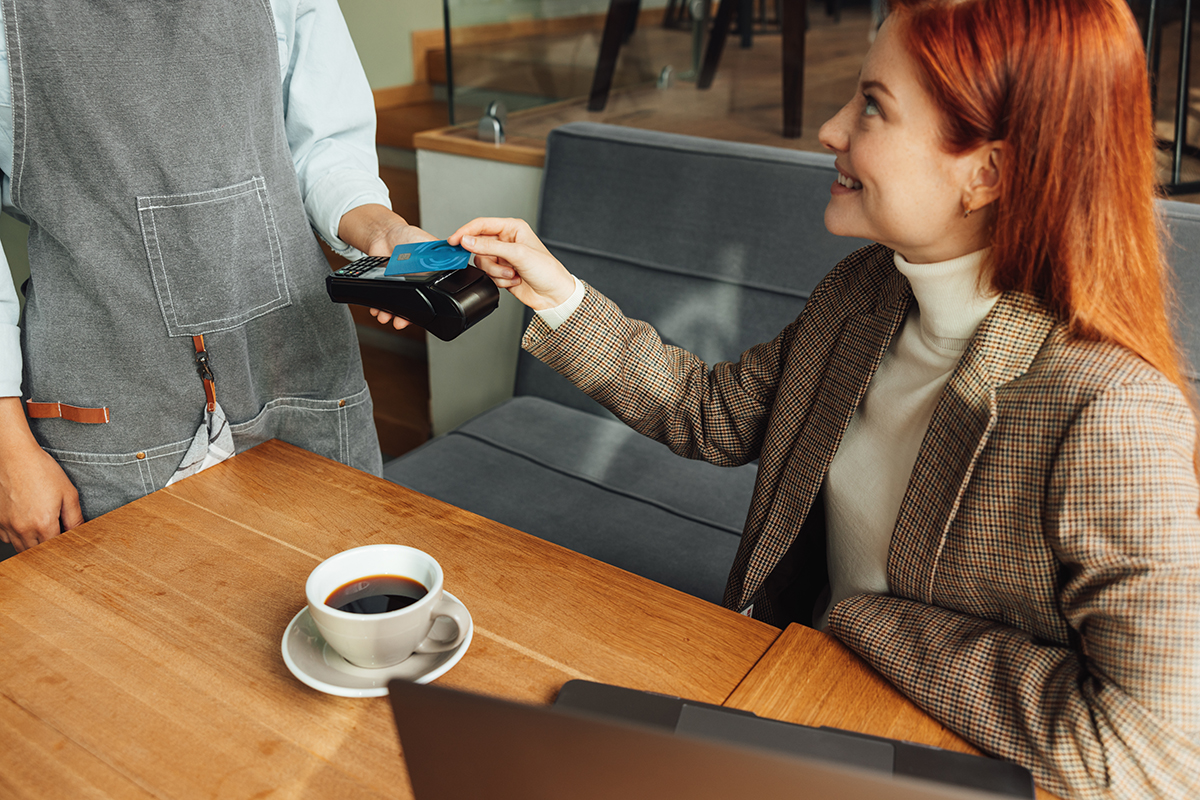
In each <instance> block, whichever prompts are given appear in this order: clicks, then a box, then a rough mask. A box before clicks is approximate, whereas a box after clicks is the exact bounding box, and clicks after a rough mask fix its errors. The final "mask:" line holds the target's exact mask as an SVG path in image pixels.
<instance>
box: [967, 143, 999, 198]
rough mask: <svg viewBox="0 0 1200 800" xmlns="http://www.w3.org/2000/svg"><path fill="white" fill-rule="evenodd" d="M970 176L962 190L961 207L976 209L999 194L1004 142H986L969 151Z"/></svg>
mask: <svg viewBox="0 0 1200 800" xmlns="http://www.w3.org/2000/svg"><path fill="white" fill-rule="evenodd" d="M970 158H971V161H972V162H973V163H972V168H971V177H970V180H969V181H968V182H967V187H966V190H965V191H964V192H963V209H964V210H967V209H969V210H971V211H978V210H979V209H981V208H983V207H984V206H987V205H990V204H991V203H992V202H993V201H994V200H995V199H996V198H998V197H999V196H1000V191H1001V188H1000V164H1001V162H1002V160H1003V159H1004V142H998V141H997V142H987V143H986V144H983V145H980V146H979V147H978V148H976V149H975V151H974V152H973V153H971V156H970Z"/></svg>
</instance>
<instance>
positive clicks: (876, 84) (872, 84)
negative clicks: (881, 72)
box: [861, 81, 896, 100]
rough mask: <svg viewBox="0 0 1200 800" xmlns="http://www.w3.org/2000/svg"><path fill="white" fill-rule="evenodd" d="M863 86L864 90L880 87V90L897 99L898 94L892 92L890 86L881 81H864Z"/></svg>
mask: <svg viewBox="0 0 1200 800" xmlns="http://www.w3.org/2000/svg"><path fill="white" fill-rule="evenodd" d="M861 88H862V90H863V91H866V90H867V89H878V90H879V91H881V92H883V93H884V94H886V95H887V96H888V97H890V98H892V99H893V100H895V99H896V96H895V95H894V94H892V93H891V92H890V91H889V90H888V88H887V87H886V86H884V85H883V84H882V83H881V82H879V81H863V82H862V87H861Z"/></svg>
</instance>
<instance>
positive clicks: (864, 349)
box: [739, 251, 912, 607]
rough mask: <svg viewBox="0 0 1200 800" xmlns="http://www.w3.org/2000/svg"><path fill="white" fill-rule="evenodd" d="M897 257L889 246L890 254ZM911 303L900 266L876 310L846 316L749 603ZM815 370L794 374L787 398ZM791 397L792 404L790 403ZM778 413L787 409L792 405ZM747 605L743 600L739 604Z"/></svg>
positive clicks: (749, 577)
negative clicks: (892, 253)
mask: <svg viewBox="0 0 1200 800" xmlns="http://www.w3.org/2000/svg"><path fill="white" fill-rule="evenodd" d="M888 252H889V254H890V251H888ZM911 302H912V291H911V289H910V288H909V285H908V280H907V279H906V278H905V277H904V276H903V275H901V274H900V273H899V272H898V271H893V274H892V275H891V276H889V278H888V279H887V281H886V283H885V286H884V287H883V291H882V292H881V297H880V301H879V303H878V304H877V305H876V306H875V308H874V309H873V310H872V311H870V312H869V313H865V314H858V315H855V316H852V317H849V318H847V320H846V322H845V324H844V325H843V327H842V330H841V334H840V335H839V337H838V340H837V343H836V344H835V345H834V347H833V349H832V351H831V352H830V354H829V359H828V361H827V363H826V366H825V370H824V373H823V374H822V375H821V378H820V386H819V388H818V389H817V393H818V394H817V396H818V397H819V398H820V399H819V400H818V402H817V403H816V404H815V407H814V408H813V411H812V413H811V414H810V415H809V417H808V419H807V420H805V421H804V424H802V425H799V426H797V428H796V430H795V436H794V439H793V440H792V443H791V447H790V448H789V449H788V457H787V460H786V463H785V465H784V467H783V470H782V472H781V474H780V477H779V480H778V482H777V483H776V486H775V490H774V492H773V493H772V497H773V501H772V503H771V505H770V508H769V509H768V511H767V513H766V518H765V520H764V524H763V525H762V527H761V529H760V530H761V531H762V532H761V534H760V535H759V536H758V537H757V541H755V542H753V543H752V545H751V546H752V547H753V551H752V552H751V553H750V556H749V559H748V563H747V569H746V573H745V575H746V577H745V582H744V583H743V585H742V587H741V589H742V591H741V593H740V594H741V597H740V602H741V603H742V604H744V603H745V602H748V598H750V597H751V596H752V595H753V594H754V592H756V591H757V590H758V588H759V587H760V586H762V583H763V581H765V580H766V578H767V576H768V575H770V574H771V570H773V569H774V568H775V566H776V565H777V564H778V563H779V561H780V559H782V558H783V556H784V554H785V553H787V551H788V549H789V548H790V547H791V546H792V544H793V542H795V540H796V536H797V535H798V533H799V531H800V521H801V520H803V519H804V518H805V517H806V516H807V515H808V512H809V510H810V509H811V507H812V503H813V500H814V499H815V498H816V496H817V492H818V491H820V488H821V484H822V483H823V482H824V480H825V473H826V472H828V471H829V465H830V463H831V462H832V461H833V456H834V454H835V453H836V452H837V449H838V446H839V445H840V444H841V441H842V434H843V433H845V431H846V426H847V425H849V424H850V419H851V417H852V416H853V415H854V410H855V409H856V408H858V404H859V402H860V401H861V400H862V396H863V394H865V393H866V390H867V386H868V385H869V384H870V383H871V378H873V377H874V375H875V370H876V369H878V367H879V363H880V361H881V360H882V359H883V354H884V353H885V352H886V350H887V347H888V344H889V343H890V342H891V340H892V337H893V336H895V334H896V331H897V330H899V329H900V326H901V325H902V324H903V322H904V317H905V315H906V314H907V313H908V308H909V305H910V304H911ZM811 380H812V376H811V375H802V374H787V375H785V376H784V379H783V380H782V381H781V386H780V396H781V397H784V398H786V397H788V396H789V394H790V389H789V387H792V386H796V385H797V383H798V382H801V381H811ZM785 402H786V401H785ZM776 413H784V414H786V413H788V410H787V409H786V407H781V408H779V409H777V410H776ZM739 607H740V605H739Z"/></svg>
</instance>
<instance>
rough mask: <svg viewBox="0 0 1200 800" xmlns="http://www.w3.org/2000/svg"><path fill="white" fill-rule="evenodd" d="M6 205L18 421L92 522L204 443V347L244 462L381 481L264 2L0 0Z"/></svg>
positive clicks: (365, 400)
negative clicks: (7, 145) (22, 293)
mask: <svg viewBox="0 0 1200 800" xmlns="http://www.w3.org/2000/svg"><path fill="white" fill-rule="evenodd" d="M0 2H3V4H4V14H5V21H6V32H5V33H6V35H7V41H8V57H9V66H10V69H11V72H12V81H13V131H14V136H13V139H14V146H13V149H14V163H13V175H12V176H11V177H12V197H13V204H14V205H15V206H16V211H17V212H18V215H19V216H21V217H22V218H24V219H25V220H26V221H28V222H29V225H30V231H29V259H30V272H31V278H30V281H29V283H28V285H27V288H26V308H25V324H24V326H23V328H22V338H21V344H22V348H23V351H24V356H25V365H24V366H25V374H24V386H23V389H24V392H25V397H26V398H28V399H32V400H35V401H39V402H58V403H66V404H70V405H74V406H81V407H93V408H94V407H101V406H103V407H107V408H108V409H109V411H110V421H109V422H107V423H104V424H84V423H79V422H74V421H70V420H67V419H35V420H31V421H30V425H31V427H32V429H33V433H34V435H35V436H36V437H37V439H38V441H39V442H40V443H41V444H42V446H43V447H44V448H45V449H46V451H47V452H49V453H50V454H51V455H52V456H54V457H55V458H56V459H57V460H58V462H59V464H61V465H62V467H63V469H64V470H65V471H66V473H67V475H68V477H70V478H71V480H72V481H73V482H74V484H75V486H76V487H77V488H78V489H79V492H80V500H81V503H82V506H83V513H84V516H85V517H87V518H91V517H95V516H97V515H99V514H102V513H104V512H106V511H108V510H110V509H113V508H116V507H117V506H120V505H123V504H124V503H127V502H129V501H130V500H133V499H136V498H138V497H141V496H142V495H144V494H146V493H148V492H151V491H153V490H155V489H158V488H161V487H162V486H164V485H165V484H166V482H167V481H168V480H169V479H170V478H171V477H172V475H173V474H174V473H175V472H176V470H177V469H178V468H179V467H180V464H181V462H182V461H183V460H184V457H185V454H187V452H188V450H189V447H190V446H191V445H192V442H193V440H195V439H196V438H197V436H198V434H197V431H198V430H199V431H200V432H201V435H203V432H204V430H205V426H206V420H207V417H206V413H207V411H206V405H207V404H206V400H205V394H204V387H203V385H202V383H201V380H200V377H199V376H198V374H197V365H196V350H195V348H194V347H193V341H192V338H191V337H192V336H194V335H200V334H203V335H204V337H205V342H206V347H207V353H208V358H209V363H210V365H211V368H212V371H213V373H214V374H215V379H216V389H217V396H218V398H219V402H220V406H221V409H222V412H223V415H224V416H225V417H227V419H228V423H229V432H230V433H231V434H232V442H233V445H234V448H235V449H236V450H237V451H238V452H240V451H242V450H245V449H246V448H248V447H252V446H253V445H255V444H258V443H259V442H262V441H265V440H267V439H270V438H279V439H283V440H284V441H288V442H291V443H293V444H296V445H299V446H300V447H303V448H305V449H307V450H311V451H313V452H315V453H319V454H322V455H325V456H328V457H329V458H333V459H336V460H338V461H341V462H343V463H346V464H350V465H352V466H355V467H358V468H360V469H364V470H367V471H369V472H373V473H375V474H379V473H380V471H381V464H380V455H379V446H378V441H377V439H376V436H375V429H374V425H373V423H372V414H371V398H370V395H369V393H368V391H367V387H366V384H365V382H364V380H363V375H362V364H361V362H360V360H359V355H358V348H357V343H356V338H355V333H354V327H353V322H352V321H351V318H350V314H349V312H348V310H347V309H346V307H345V306H341V305H335V304H333V303H331V302H329V300H328V298H327V297H326V296H325V293H324V285H323V281H324V276H325V275H326V273H327V272H328V266H327V265H326V263H325V259H324V258H323V256H322V254H321V251H320V248H319V247H318V245H317V243H316V240H315V238H314V236H313V233H312V230H311V228H310V227H309V223H308V220H307V217H306V216H305V212H304V208H303V205H302V201H301V198H300V193H299V188H298V184H297V180H296V175H295V171H294V169H293V166H292V161H291V153H290V151H289V150H288V145H287V141H286V138H285V135H284V130H283V103H282V98H281V90H280V70H279V58H278V51H277V43H276V39H275V27H274V22H273V18H272V15H271V11H270V8H269V7H268V5H267V3H266V0H206V1H205V2H191V3H183V2H178V1H176V2H167V0H0Z"/></svg>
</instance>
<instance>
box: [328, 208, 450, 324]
mask: <svg viewBox="0 0 1200 800" xmlns="http://www.w3.org/2000/svg"><path fill="white" fill-rule="evenodd" d="M338 238H340V239H341V240H342V241H343V242H345V243H346V244H348V245H350V246H351V247H356V248H358V249H359V250H361V251H362V252H364V253H366V254H367V255H369V256H390V255H391V254H392V250H394V249H395V248H396V245H398V244H415V243H416V242H433V241H437V239H436V237H434V236H430V235H429V234H428V233H426V232H425V231H423V230H421V229H420V228H418V227H416V226H415V225H409V224H408V223H407V222H405V221H404V217H402V216H400V215H399V214H397V213H396V212H395V211H392V210H391V209H390V208H388V207H387V206H381V205H379V204H377V203H372V204H367V205H365V206H357V207H355V208H352V209H350V210H349V211H347V212H346V213H345V214H343V215H342V218H341V220H340V221H339V222H338ZM371 314H372V315H373V316H374V317H375V319H377V320H379V321H380V322H381V323H382V324H384V325H386V324H388V322H391V323H392V325H393V326H394V327H395V328H396V330H400V329H401V328H406V327H408V324H409V323H408V320H406V319H403V318H401V317H397V316H393V315H392V314H390V313H388V312H387V311H380V310H379V309H377V308H372V309H371Z"/></svg>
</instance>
